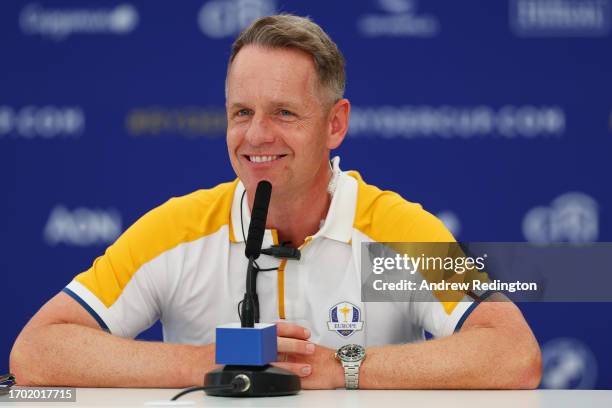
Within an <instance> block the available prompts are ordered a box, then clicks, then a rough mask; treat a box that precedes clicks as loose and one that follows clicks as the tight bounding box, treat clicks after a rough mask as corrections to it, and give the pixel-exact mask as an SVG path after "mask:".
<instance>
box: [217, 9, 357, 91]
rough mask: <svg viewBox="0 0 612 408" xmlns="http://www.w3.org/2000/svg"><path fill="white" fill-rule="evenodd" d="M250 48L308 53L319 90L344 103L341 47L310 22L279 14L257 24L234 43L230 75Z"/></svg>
mask: <svg viewBox="0 0 612 408" xmlns="http://www.w3.org/2000/svg"><path fill="white" fill-rule="evenodd" d="M247 45H260V46H263V47H270V48H293V49H298V50H301V51H304V52H306V53H307V54H309V55H310V56H312V59H313V62H314V65H315V69H316V71H317V75H318V79H319V87H320V89H321V90H323V91H327V94H328V95H329V97H330V99H332V100H333V102H337V101H338V100H340V99H342V97H343V95H344V89H345V83H346V73H345V70H344V57H343V56H342V53H341V52H340V50H339V49H338V46H337V45H336V44H335V43H334V42H333V41H332V40H331V38H329V36H328V35H327V34H326V33H325V32H324V31H323V29H322V28H321V27H319V25H317V24H316V23H314V22H313V21H312V20H311V19H310V18H308V17H299V16H295V15H292V14H278V15H274V16H266V17H261V18H259V19H257V20H255V21H254V22H253V23H252V24H251V25H250V26H249V27H247V28H246V29H245V30H244V31H242V33H240V35H239V36H238V38H236V41H234V44H233V45H232V53H231V55H230V59H229V63H228V73H229V69H230V67H231V65H232V62H233V61H234V59H235V58H236V55H238V52H240V50H241V49H242V48H243V47H245V46H247ZM226 96H227V79H226Z"/></svg>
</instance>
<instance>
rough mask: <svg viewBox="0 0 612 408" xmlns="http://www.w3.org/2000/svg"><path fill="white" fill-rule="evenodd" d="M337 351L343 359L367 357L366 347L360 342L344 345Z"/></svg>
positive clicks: (352, 359)
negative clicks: (359, 343)
mask: <svg viewBox="0 0 612 408" xmlns="http://www.w3.org/2000/svg"><path fill="white" fill-rule="evenodd" d="M337 353H338V358H339V359H340V360H342V361H360V360H363V358H364V357H365V349H364V348H363V347H361V346H360V345H358V344H347V345H346V346H342V347H340V349H339V350H338V352H337Z"/></svg>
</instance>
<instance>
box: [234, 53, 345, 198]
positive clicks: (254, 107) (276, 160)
mask: <svg viewBox="0 0 612 408" xmlns="http://www.w3.org/2000/svg"><path fill="white" fill-rule="evenodd" d="M226 108H227V121H228V128H227V147H228V151H229V156H230V160H231V163H232V167H233V168H234V171H235V172H236V174H237V175H238V177H239V178H240V179H241V180H242V182H243V183H244V185H245V186H246V188H247V190H248V191H254V190H255V188H256V186H257V183H258V182H259V181H260V180H268V181H270V182H271V183H272V186H273V191H274V193H275V194H282V193H283V192H285V193H291V192H293V191H296V190H298V191H300V190H301V191H309V188H310V187H311V186H312V185H314V184H316V183H317V181H320V179H321V178H322V177H329V170H328V169H327V168H326V167H325V166H328V164H327V160H328V159H329V150H330V149H331V148H334V147H336V146H337V145H339V144H340V143H339V142H337V141H336V139H337V138H336V137H334V136H333V129H334V127H333V126H334V125H333V122H334V119H333V118H331V117H330V115H329V113H330V110H329V109H324V106H323V104H322V100H321V97H320V93H319V91H318V79H317V73H316V70H315V66H314V63H313V61H312V58H311V57H310V56H309V55H308V54H306V53H304V52H302V51H299V50H293V49H273V48H264V47H260V46H254V45H249V46H246V47H244V48H243V49H241V50H240V52H239V53H238V55H237V56H236V58H235V59H234V61H233V62H232V65H231V68H230V71H229V73H228V82H227V102H226ZM332 111H333V108H332ZM325 184H326V182H325Z"/></svg>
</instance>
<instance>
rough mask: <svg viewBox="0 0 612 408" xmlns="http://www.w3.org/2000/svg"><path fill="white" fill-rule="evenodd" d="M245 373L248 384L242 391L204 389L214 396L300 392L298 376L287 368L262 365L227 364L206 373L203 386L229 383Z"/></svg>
mask: <svg viewBox="0 0 612 408" xmlns="http://www.w3.org/2000/svg"><path fill="white" fill-rule="evenodd" d="M240 374H242V375H246V376H247V377H248V378H249V382H250V385H249V387H248V389H246V390H244V391H240V390H232V389H217V390H215V389H212V390H205V392H206V394H207V395H212V396H215V397H278V396H282V395H294V394H297V393H298V392H300V389H301V382H300V377H298V376H297V375H295V374H293V373H292V372H291V371H289V370H285V369H283V368H279V367H274V366H271V365H269V364H266V365H264V366H239V365H227V366H224V367H221V368H217V369H215V370H212V371H210V372H208V373H206V376H205V377H204V386H211V385H223V384H230V383H231V382H232V380H233V379H234V377H236V376H237V375H240Z"/></svg>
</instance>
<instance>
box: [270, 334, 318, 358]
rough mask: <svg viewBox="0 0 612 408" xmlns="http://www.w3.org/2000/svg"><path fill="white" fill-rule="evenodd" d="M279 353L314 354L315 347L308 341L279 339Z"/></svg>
mask: <svg viewBox="0 0 612 408" xmlns="http://www.w3.org/2000/svg"><path fill="white" fill-rule="evenodd" d="M277 345H278V352H279V353H296V354H306V355H308V354H313V353H314V352H315V345H314V344H313V343H311V342H309V341H306V340H298V339H291V338H288V337H278V338H277Z"/></svg>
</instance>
